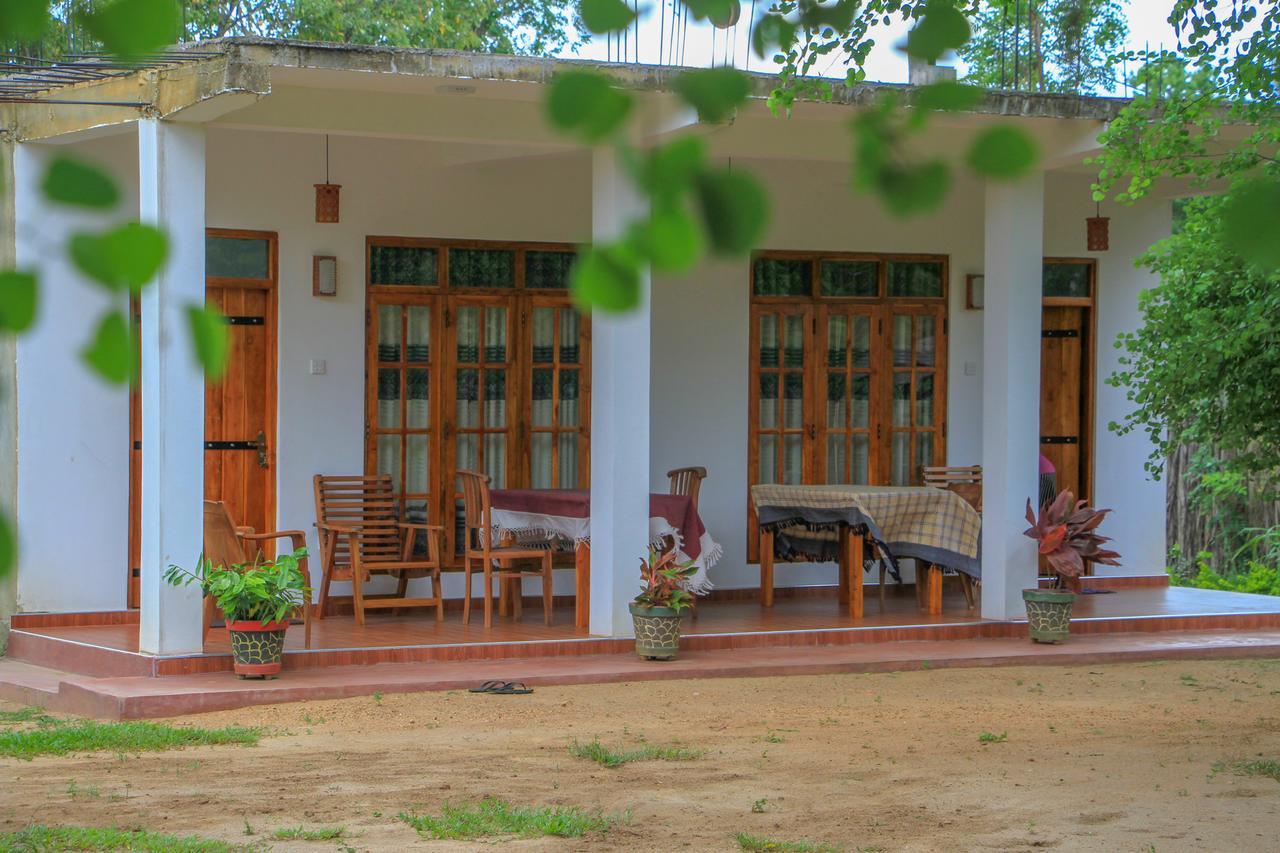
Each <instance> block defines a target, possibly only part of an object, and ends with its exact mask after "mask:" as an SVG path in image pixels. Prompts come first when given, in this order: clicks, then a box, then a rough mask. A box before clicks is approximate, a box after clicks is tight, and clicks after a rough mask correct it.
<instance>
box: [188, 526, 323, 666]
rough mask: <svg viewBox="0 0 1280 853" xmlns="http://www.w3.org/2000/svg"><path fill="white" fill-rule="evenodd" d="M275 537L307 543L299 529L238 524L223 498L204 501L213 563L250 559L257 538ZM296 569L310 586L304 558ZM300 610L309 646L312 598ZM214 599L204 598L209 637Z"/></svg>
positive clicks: (206, 535)
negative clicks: (270, 530) (263, 529)
mask: <svg viewBox="0 0 1280 853" xmlns="http://www.w3.org/2000/svg"><path fill="white" fill-rule="evenodd" d="M274 539H288V540H290V541H291V542H292V544H293V550H294V551H297V550H298V549H299V548H304V547H306V544H307V536H306V534H305V533H303V532H302V531H301V530H277V531H275V532H274V533H254V531H253V528H252V527H237V526H236V524H235V522H234V521H232V520H231V512H230V511H229V510H228V509H227V505H226V504H225V503H223V502H222V501H205V502H204V556H205V559H207V560H209V562H211V563H213V565H215V566H235V565H239V564H241V563H250V562H253V561H254V560H256V559H258V558H259V557H261V556H262V550H261V549H260V548H259V547H258V545H257V543H259V542H269V541H271V540H274ZM298 569H299V571H301V572H302V578H303V580H304V581H305V582H306V585H307V588H308V589H310V587H311V572H310V571H309V570H308V569H307V558H306V557H303V558H302V559H300V560H298ZM298 609H299V610H301V611H302V625H303V628H302V630H303V633H304V637H305V644H306V648H308V649H309V648H311V611H312V605H311V599H310V597H308V598H307V600H306V601H304V602H303V603H302V606H301V607H299V608H298ZM213 616H214V601H213V597H212V596H205V599H204V639H205V640H208V638H209V626H210V623H211V622H212V621H213Z"/></svg>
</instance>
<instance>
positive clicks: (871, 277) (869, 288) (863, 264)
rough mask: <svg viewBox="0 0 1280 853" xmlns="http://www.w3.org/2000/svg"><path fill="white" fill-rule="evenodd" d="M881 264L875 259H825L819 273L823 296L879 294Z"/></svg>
mask: <svg viewBox="0 0 1280 853" xmlns="http://www.w3.org/2000/svg"><path fill="white" fill-rule="evenodd" d="M879 268H880V265H879V264H878V263H877V262H875V261H823V262H822V264H821V266H820V270H819V273H818V276H819V286H820V287H821V288H822V295H823V296H878V295H879V291H880V282H879V280H878V279H879V275H878V273H879Z"/></svg>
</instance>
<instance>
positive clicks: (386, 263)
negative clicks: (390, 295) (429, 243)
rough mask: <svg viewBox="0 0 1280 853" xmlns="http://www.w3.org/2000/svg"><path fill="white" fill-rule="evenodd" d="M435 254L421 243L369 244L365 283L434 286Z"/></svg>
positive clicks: (436, 253)
mask: <svg viewBox="0 0 1280 853" xmlns="http://www.w3.org/2000/svg"><path fill="white" fill-rule="evenodd" d="M438 257H439V256H438V252H437V250H436V249H428V248H424V247H421V246H370V247H369V283H370V284H407V285H418V286H419V287H428V286H434V285H435V284H437V283H438V282H437V280H436V275H437V273H436V267H437V261H438Z"/></svg>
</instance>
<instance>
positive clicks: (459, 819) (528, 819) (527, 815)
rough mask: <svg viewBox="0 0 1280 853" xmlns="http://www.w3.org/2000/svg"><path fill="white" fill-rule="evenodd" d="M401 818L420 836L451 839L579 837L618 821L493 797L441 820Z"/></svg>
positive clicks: (447, 810) (452, 810)
mask: <svg viewBox="0 0 1280 853" xmlns="http://www.w3.org/2000/svg"><path fill="white" fill-rule="evenodd" d="M398 817H399V818H400V820H402V821H404V822H405V823H407V824H409V825H410V826H412V827H413V828H414V829H416V830H417V831H418V833H419V834H420V835H426V836H430V837H431V838H440V839H452V840H467V839H473V838H489V837H493V836H500V835H520V836H524V837H526V838H532V837H536V836H539V835H554V836H557V837H559V838H578V837H580V836H583V835H586V834H587V833H588V832H605V831H607V830H608V829H609V827H611V826H613V825H614V824H615V823H617V822H618V819H617V818H612V817H606V816H605V815H602V814H598V813H596V814H592V813H589V812H585V811H583V810H582V809H579V808H573V807H568V808H559V807H550V808H548V807H541V808H520V807H518V806H513V805H512V804H511V803H509V802H507V801H506V800H499V799H495V798H492V797H490V798H488V799H484V800H481V801H480V802H479V803H474V804H472V805H467V806H450V805H446V806H445V807H444V810H443V812H442V813H441V814H440V816H439V817H434V816H432V815H416V814H406V813H404V812H401V813H400V814H399V815H398Z"/></svg>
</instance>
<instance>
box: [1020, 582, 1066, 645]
mask: <svg viewBox="0 0 1280 853" xmlns="http://www.w3.org/2000/svg"><path fill="white" fill-rule="evenodd" d="M1022 601H1023V603H1025V604H1026V605H1027V628H1028V629H1029V630H1030V631H1031V640H1032V642H1036V643H1061V642H1064V641H1065V640H1066V639H1067V635H1068V634H1069V633H1070V629H1071V608H1072V607H1074V606H1075V603H1076V594H1075V593H1074V592H1072V591H1071V590H1069V589H1024V590H1023V591H1022Z"/></svg>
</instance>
